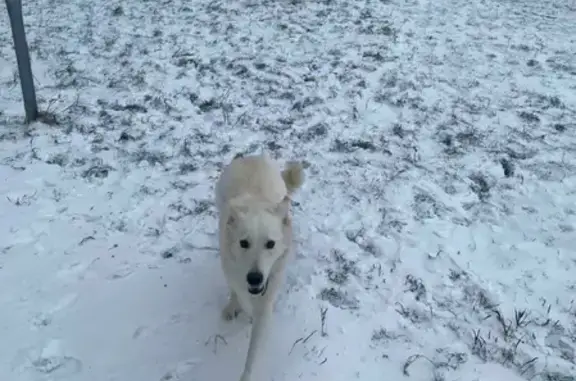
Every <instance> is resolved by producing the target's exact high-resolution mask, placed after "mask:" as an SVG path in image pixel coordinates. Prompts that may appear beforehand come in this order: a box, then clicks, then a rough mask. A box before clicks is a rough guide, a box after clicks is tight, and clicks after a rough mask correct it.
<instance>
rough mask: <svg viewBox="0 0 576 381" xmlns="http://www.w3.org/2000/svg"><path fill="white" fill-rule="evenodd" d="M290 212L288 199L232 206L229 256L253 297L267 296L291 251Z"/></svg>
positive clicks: (239, 202) (240, 203)
mask: <svg viewBox="0 0 576 381" xmlns="http://www.w3.org/2000/svg"><path fill="white" fill-rule="evenodd" d="M289 208H290V199H289V198H288V197H286V198H285V199H284V200H282V201H281V202H280V203H278V204H265V203H255V202H251V201H249V200H240V201H238V202H233V203H231V205H230V213H229V217H228V221H227V226H226V228H227V230H228V231H227V237H228V239H227V244H228V246H229V247H228V252H229V253H230V254H231V256H232V259H233V260H234V261H235V262H236V264H237V266H238V270H239V271H241V272H242V273H243V274H245V277H246V278H245V279H246V287H247V289H248V291H249V292H250V293H251V294H253V295H263V294H264V293H265V292H266V290H267V286H268V277H269V276H270V272H271V270H272V266H273V265H274V263H276V261H277V260H278V259H279V258H280V257H282V256H283V255H284V254H285V253H286V250H287V249H288V244H289V241H288V240H289V239H290V238H289V237H287V235H288V231H289V223H290V220H289V215H288V213H289Z"/></svg>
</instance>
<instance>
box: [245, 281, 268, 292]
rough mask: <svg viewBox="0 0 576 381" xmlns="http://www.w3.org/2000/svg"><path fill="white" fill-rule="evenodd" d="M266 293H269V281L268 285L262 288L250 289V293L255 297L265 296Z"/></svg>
mask: <svg viewBox="0 0 576 381" xmlns="http://www.w3.org/2000/svg"><path fill="white" fill-rule="evenodd" d="M266 291H268V279H266V283H264V285H262V286H260V287H248V292H249V293H250V294H252V295H254V296H256V295H260V296H264V295H265V294H266Z"/></svg>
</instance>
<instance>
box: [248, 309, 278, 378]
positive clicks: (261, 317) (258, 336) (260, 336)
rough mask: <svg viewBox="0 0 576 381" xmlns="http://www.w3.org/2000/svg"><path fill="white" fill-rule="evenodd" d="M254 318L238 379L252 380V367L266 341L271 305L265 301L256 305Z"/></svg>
mask: <svg viewBox="0 0 576 381" xmlns="http://www.w3.org/2000/svg"><path fill="white" fill-rule="evenodd" d="M253 316H254V319H253V321H252V332H251V333H250V344H248V355H247V356H246V363H245V365H244V372H242V377H240V381H252V368H253V367H254V363H255V361H256V358H257V357H258V356H259V355H260V353H262V346H263V345H265V344H266V343H265V342H264V338H265V337H266V330H267V329H268V325H269V323H270V320H271V317H272V306H271V304H270V303H268V302H267V301H263V303H262V305H259V306H256V308H255V310H254V315H253Z"/></svg>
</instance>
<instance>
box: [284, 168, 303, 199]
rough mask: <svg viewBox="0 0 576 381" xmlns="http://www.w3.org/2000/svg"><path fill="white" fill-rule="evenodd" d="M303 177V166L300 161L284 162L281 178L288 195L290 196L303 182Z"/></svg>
mask: <svg viewBox="0 0 576 381" xmlns="http://www.w3.org/2000/svg"><path fill="white" fill-rule="evenodd" d="M305 177H306V176H305V174H304V166H303V165H302V163H301V162H299V161H289V162H287V163H286V167H285V168H284V170H283V171H282V178H283V179H284V183H285V184H286V189H287V190H288V196H291V195H292V194H293V193H294V192H296V191H297V190H298V189H299V188H300V187H301V186H302V184H304V179H305Z"/></svg>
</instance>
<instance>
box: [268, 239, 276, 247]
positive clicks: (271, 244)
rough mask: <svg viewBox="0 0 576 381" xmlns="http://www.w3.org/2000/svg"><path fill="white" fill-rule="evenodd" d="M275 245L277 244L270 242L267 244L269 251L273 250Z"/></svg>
mask: <svg viewBox="0 0 576 381" xmlns="http://www.w3.org/2000/svg"><path fill="white" fill-rule="evenodd" d="M274 245H276V242H274V241H272V240H269V241H268V242H266V248H267V249H273V248H274Z"/></svg>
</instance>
